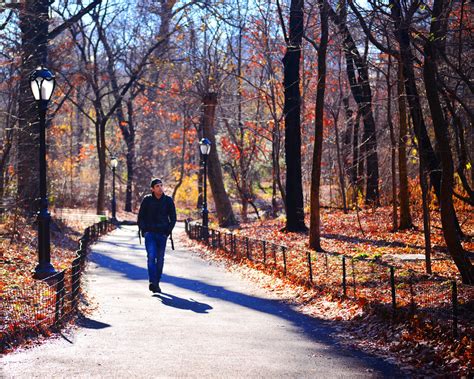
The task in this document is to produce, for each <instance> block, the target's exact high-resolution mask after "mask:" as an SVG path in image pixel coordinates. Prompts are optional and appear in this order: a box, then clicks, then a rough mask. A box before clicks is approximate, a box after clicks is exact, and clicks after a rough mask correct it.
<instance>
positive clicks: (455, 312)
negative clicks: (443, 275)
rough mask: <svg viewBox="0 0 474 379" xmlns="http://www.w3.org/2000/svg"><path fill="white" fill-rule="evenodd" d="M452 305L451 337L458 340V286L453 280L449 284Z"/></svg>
mask: <svg viewBox="0 0 474 379" xmlns="http://www.w3.org/2000/svg"><path fill="white" fill-rule="evenodd" d="M451 290H452V296H451V298H452V304H453V337H454V338H458V285H457V283H456V281H455V280H453V281H452V282H451Z"/></svg>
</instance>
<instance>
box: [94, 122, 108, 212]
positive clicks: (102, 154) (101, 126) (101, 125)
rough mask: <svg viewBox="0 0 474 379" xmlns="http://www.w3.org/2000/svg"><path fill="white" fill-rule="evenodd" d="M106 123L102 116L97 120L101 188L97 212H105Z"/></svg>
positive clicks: (98, 195) (98, 192)
mask: <svg viewBox="0 0 474 379" xmlns="http://www.w3.org/2000/svg"><path fill="white" fill-rule="evenodd" d="M105 124H106V121H102V120H101V119H100V118H99V119H98V120H97V122H96V144H97V155H98V157H99V188H98V191H97V214H104V212H105V175H106V170H107V164H106V144H105Z"/></svg>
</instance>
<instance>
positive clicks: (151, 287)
mask: <svg viewBox="0 0 474 379" xmlns="http://www.w3.org/2000/svg"><path fill="white" fill-rule="evenodd" d="M148 289H149V290H150V291H151V292H153V293H155V292H156V286H155V285H154V284H153V283H150V285H149V286H148Z"/></svg>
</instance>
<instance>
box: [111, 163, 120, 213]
mask: <svg viewBox="0 0 474 379" xmlns="http://www.w3.org/2000/svg"><path fill="white" fill-rule="evenodd" d="M110 166H112V221H117V217H116V213H117V201H116V199H115V169H116V168H117V166H118V159H117V158H115V157H112V158H111V159H110Z"/></svg>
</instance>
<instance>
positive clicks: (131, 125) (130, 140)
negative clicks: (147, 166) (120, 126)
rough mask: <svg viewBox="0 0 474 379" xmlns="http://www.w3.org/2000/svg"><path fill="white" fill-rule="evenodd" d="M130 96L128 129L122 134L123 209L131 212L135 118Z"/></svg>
mask: <svg viewBox="0 0 474 379" xmlns="http://www.w3.org/2000/svg"><path fill="white" fill-rule="evenodd" d="M134 99H135V97H131V98H130V99H129V100H128V101H127V113H128V130H127V133H126V134H125V135H124V139H125V143H126V145H127V188H126V192H125V211H126V212H132V209H133V207H132V196H133V182H134V179H135V119H134V108H133V101H134Z"/></svg>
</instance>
